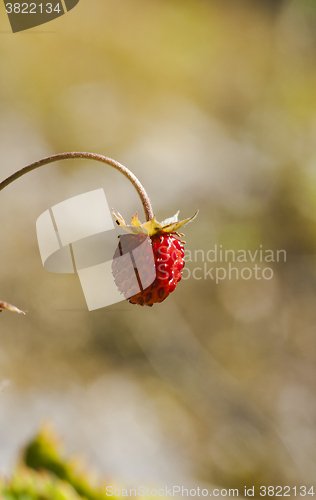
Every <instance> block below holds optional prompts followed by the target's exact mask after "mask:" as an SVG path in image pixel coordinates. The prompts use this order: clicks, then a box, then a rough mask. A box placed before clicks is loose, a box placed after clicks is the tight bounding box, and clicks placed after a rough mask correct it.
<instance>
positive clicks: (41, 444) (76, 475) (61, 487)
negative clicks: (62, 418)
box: [0, 427, 109, 500]
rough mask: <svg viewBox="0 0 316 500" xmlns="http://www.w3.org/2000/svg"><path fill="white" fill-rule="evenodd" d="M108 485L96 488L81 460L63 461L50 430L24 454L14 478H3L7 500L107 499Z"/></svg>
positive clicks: (1, 483) (0, 492) (0, 484)
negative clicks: (80, 464)
mask: <svg viewBox="0 0 316 500" xmlns="http://www.w3.org/2000/svg"><path fill="white" fill-rule="evenodd" d="M105 488H106V485H101V486H100V485H98V486H95V485H94V484H93V481H92V479H91V478H90V477H89V475H88V474H87V472H86V471H83V470H82V469H80V467H79V464H78V461H74V460H72V461H67V460H66V459H64V458H63V453H62V447H61V444H60V442H59V441H58V440H57V439H56V437H55V435H54V433H53V432H52V430H51V429H50V428H48V427H45V428H43V430H42V431H41V432H40V433H39V434H38V436H36V438H35V439H33V440H32V441H31V442H30V443H29V444H28V445H27V446H26V448H25V450H24V451H23V453H22V457H21V462H20V464H19V465H18V466H17V470H16V471H15V473H14V474H13V475H12V476H11V477H10V478H0V498H1V496H2V498H4V499H5V500H82V499H83V498H84V499H87V500H105V499H108V498H109V497H108V496H107V495H106V491H105Z"/></svg>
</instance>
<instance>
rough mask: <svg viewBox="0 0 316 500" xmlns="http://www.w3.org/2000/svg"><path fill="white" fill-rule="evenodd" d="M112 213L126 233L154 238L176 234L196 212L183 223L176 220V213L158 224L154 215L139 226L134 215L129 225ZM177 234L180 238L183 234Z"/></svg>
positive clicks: (193, 217)
mask: <svg viewBox="0 0 316 500" xmlns="http://www.w3.org/2000/svg"><path fill="white" fill-rule="evenodd" d="M112 213H113V215H114V217H115V219H116V223H117V224H118V225H119V226H121V227H123V228H124V229H125V231H126V232H128V233H131V234H138V233H145V234H148V235H149V236H154V235H155V234H159V233H177V232H178V229H180V228H181V227H183V226H184V225H185V224H188V223H189V222H191V221H192V220H193V219H195V217H196V216H197V214H198V211H197V212H196V213H195V214H194V215H193V216H192V217H190V218H189V219H184V220H183V221H179V219H178V215H179V212H177V213H176V214H175V215H174V216H173V217H170V218H169V219H166V220H164V221H163V222H158V221H157V220H156V216H155V215H154V217H153V218H152V219H151V220H150V221H147V222H145V223H144V224H141V223H140V222H139V220H138V217H137V213H136V214H135V215H134V217H132V222H131V225H128V224H126V222H125V220H124V219H123V217H122V216H121V215H120V214H119V213H118V215H116V214H115V213H114V212H113V210H112ZM179 234H181V236H182V235H183V233H179Z"/></svg>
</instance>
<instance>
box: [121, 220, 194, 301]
mask: <svg viewBox="0 0 316 500" xmlns="http://www.w3.org/2000/svg"><path fill="white" fill-rule="evenodd" d="M178 213H179V212H178ZM178 213H177V214H176V215H175V216H174V217H172V218H170V219H167V220H165V221H164V222H162V223H159V222H157V221H156V219H155V217H154V218H153V219H152V220H151V221H149V222H146V223H145V224H140V222H139V220H138V218H137V214H136V215H135V216H134V217H133V218H132V225H131V226H127V225H126V223H125V221H124V219H123V218H122V216H121V215H118V216H116V215H115V214H114V216H115V218H116V222H117V224H118V225H119V226H121V227H123V228H124V229H125V230H126V231H128V232H129V233H130V234H123V235H121V236H120V237H119V238H120V241H119V245H118V247H117V249H116V252H115V254H114V258H113V264H112V271H113V276H114V280H115V283H116V286H117V287H118V289H119V291H120V292H121V293H123V294H124V296H125V297H126V298H127V299H129V301H130V303H131V304H139V305H141V306H144V305H147V306H152V305H153V304H155V303H156V302H162V301H163V300H165V299H166V298H167V297H168V295H169V294H170V293H171V292H173V291H174V289H175V288H176V286H177V284H178V283H179V281H180V280H181V278H182V269H183V267H184V246H183V244H184V243H185V242H183V241H180V239H179V237H181V236H183V234H180V233H178V232H177V230H178V229H179V228H180V227H182V226H183V225H184V224H187V223H188V222H190V221H191V220H192V219H193V218H194V217H195V216H196V214H195V215H194V216H193V217H191V218H190V219H186V220H184V221H182V222H179V221H178ZM148 238H149V239H150V240H149V241H150V244H151V248H152V253H153V256H154V267H155V274H154V278H155V279H154V280H153V281H152V282H151V284H150V285H149V286H147V287H146V288H143V286H142V282H143V277H144V276H146V271H147V267H148V260H149V259H148V257H149V256H148V252H146V251H145V250H144V251H143V255H142V258H141V259H138V261H137V267H136V266H135V268H134V270H133V269H132V268H131V266H124V265H122V264H121V262H120V259H118V257H120V256H122V255H124V254H127V253H131V252H132V251H133V250H135V249H136V248H140V246H141V245H142V243H143V242H144V241H145V240H147V239H148ZM135 274H136V276H137V282H138V286H135ZM141 277H142V279H141ZM139 289H141V291H139ZM135 292H136V293H135Z"/></svg>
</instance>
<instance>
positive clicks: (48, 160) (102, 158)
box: [0, 152, 154, 221]
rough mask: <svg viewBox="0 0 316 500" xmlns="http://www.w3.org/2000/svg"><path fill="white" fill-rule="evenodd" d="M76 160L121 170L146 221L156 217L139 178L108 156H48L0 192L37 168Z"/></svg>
mask: <svg viewBox="0 0 316 500" xmlns="http://www.w3.org/2000/svg"><path fill="white" fill-rule="evenodd" d="M74 158H82V159H86V160H96V161H100V162H102V163H106V164H107V165H110V166H111V167H113V168H116V170H119V171H120V172H121V173H122V174H123V175H125V177H127V179H128V180H129V181H130V182H131V183H132V184H133V186H134V188H135V189H136V191H137V193H138V195H139V197H140V199H141V202H142V204H143V207H144V211H145V216H146V221H150V220H151V219H152V218H153V216H154V214H153V209H152V206H151V203H150V200H149V197H148V194H147V193H146V191H145V189H144V187H143V185H142V184H141V183H140V182H139V180H138V179H137V177H136V176H135V175H134V174H133V173H132V172H131V171H130V170H128V168H126V167H124V165H121V164H120V163H118V162H117V161H115V160H112V159H111V158H107V157H106V156H102V155H98V154H95V153H78V152H73V153H59V154H56V155H52V156H48V157H47V158H43V159H42V160H39V161H36V162H34V163H31V164H30V165H27V166H26V167H23V168H21V170H18V171H17V172H15V173H14V174H12V175H10V177H8V178H7V179H5V180H4V181H2V182H0V191H1V190H2V189H4V188H5V187H6V186H8V185H9V184H11V182H14V181H15V180H16V179H18V178H19V177H22V175H24V174H27V173H28V172H31V171H32V170H35V169H36V168H39V167H42V166H43V165H48V164H49V163H54V162H55V161H59V160H71V159H74Z"/></svg>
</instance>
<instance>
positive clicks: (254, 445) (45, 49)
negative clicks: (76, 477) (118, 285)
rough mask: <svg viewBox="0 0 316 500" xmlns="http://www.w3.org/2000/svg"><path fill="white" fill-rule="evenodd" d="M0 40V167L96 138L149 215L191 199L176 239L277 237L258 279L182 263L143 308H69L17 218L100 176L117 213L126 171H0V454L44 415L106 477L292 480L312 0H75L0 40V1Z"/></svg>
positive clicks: (307, 286) (315, 234)
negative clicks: (171, 284)
mask: <svg viewBox="0 0 316 500" xmlns="http://www.w3.org/2000/svg"><path fill="white" fill-rule="evenodd" d="M0 46H1V49H0V68H1V78H0V172H1V179H2V178H5V177H6V176H8V175H9V174H11V173H13V172H14V171H15V170H17V169H19V168H21V167H23V166H24V165H26V164H28V163H31V162H32V161H35V160H37V159H40V158H41V157H43V156H46V155H49V154H54V153H57V152H63V151H75V150H77V151H92V152H96V153H101V154H105V155H107V156H109V157H112V158H115V159H116V160H118V161H120V162H121V163H123V164H125V165H126V166H127V167H128V168H130V169H131V170H132V171H133V172H134V173H135V174H136V175H137V176H138V177H139V179H140V180H141V182H142V183H143V184H144V185H145V187H146V189H147V191H148V192H149V194H150V196H151V200H152V203H153V206H154V211H155V213H156V215H157V218H158V220H159V219H160V220H162V219H164V218H166V217H170V216H171V215H173V214H174V213H175V212H176V211H177V210H179V209H180V210H181V212H180V215H182V216H183V217H184V218H185V217H189V216H190V215H192V214H193V213H194V212H195V211H196V210H197V209H199V210H200V213H199V216H198V218H197V219H196V221H195V222H194V223H192V224H190V225H189V226H188V227H187V228H186V230H185V233H186V237H185V239H186V241H187V243H186V247H187V249H189V250H191V251H192V252H194V251H195V250H199V249H202V250H204V251H205V252H207V250H209V249H213V248H214V245H215V244H217V245H222V246H223V248H224V249H236V250H238V249H245V250H251V251H255V250H256V249H258V248H260V245H262V248H263V249H273V250H277V249H285V250H286V252H287V262H286V263H283V264H282V263H275V264H272V266H273V269H274V277H273V279H271V280H266V281H265V280H261V281H259V280H255V279H251V280H249V281H244V280H239V281H237V280H231V281H229V280H225V281H222V282H221V283H219V284H216V283H215V282H214V281H212V280H211V279H210V278H207V279H202V280H194V279H188V280H185V281H184V280H183V281H182V282H181V283H180V284H179V286H178V288H177V290H176V292H175V293H174V294H172V295H171V296H170V297H169V298H168V300H166V301H165V302H164V303H162V304H160V305H156V306H154V307H152V308H145V307H144V308H142V307H138V306H132V305H130V304H129V303H126V302H121V303H119V304H116V305H114V306H111V307H107V308H105V309H101V310H98V311H94V312H90V313H89V312H88V311H87V308H86V305H85V301H84V297H83V293H82V290H81V287H80V284H79V280H78V277H76V276H74V275H54V274H50V273H48V272H46V271H45V270H44V269H43V268H42V264H41V260H40V256H39V252H38V247H37V239H36V232H35V222H36V219H37V218H38V216H39V215H40V214H41V213H42V212H44V211H45V210H46V209H47V208H49V207H51V206H52V205H55V204H56V203H58V202H60V201H63V200H65V199H67V198H69V197H71V196H75V195H76V194H81V193H83V192H86V191H89V190H92V189H96V188H100V187H103V188H104V190H105V193H106V196H107V199H108V201H109V204H110V206H113V207H114V209H116V210H118V211H119V212H121V213H122V215H123V216H124V217H125V218H126V219H129V218H130V217H131V215H132V214H133V213H134V212H135V211H136V210H137V211H138V213H139V214H142V209H141V205H140V202H139V200H138V197H137V194H136V193H135V192H134V191H133V187H132V186H130V185H129V183H128V181H127V180H126V179H124V178H123V177H122V176H121V175H120V174H119V173H118V172H116V171H112V169H111V168H110V167H108V166H106V165H101V164H95V163H93V162H89V161H77V162H76V161H73V162H63V163H60V164H54V165H51V166H46V167H43V168H42V169H41V170H38V171H35V172H32V173H31V174H29V175H28V176H26V177H23V178H22V179H19V180H18V181H17V182H15V183H14V184H12V185H10V186H9V187H7V188H6V189H5V190H4V191H2V192H1V194H0V196H1V205H0V207H1V208H0V210H1V230H0V234H1V241H0V276H1V285H0V298H1V299H2V300H7V301H9V302H11V303H13V304H15V305H17V306H18V307H21V308H22V309H27V310H28V315H27V316H26V317H22V316H18V315H15V314H12V313H8V312H3V313H2V314H1V317H0V347H1V349H0V378H1V380H2V386H1V388H2V390H1V393H0V469H1V471H3V472H10V470H12V468H13V466H14V464H15V462H16V460H17V457H18V451H19V449H20V448H21V446H23V444H24V443H26V442H27V440H28V439H29V438H30V437H32V436H33V435H34V434H35V433H36V432H37V430H38V428H39V426H40V425H41V423H43V422H45V421H47V420H49V421H51V422H52V423H53V424H54V426H55V428H56V430H57V432H58V433H59V435H60V436H61V437H63V439H64V440H65V443H66V446H67V449H68V451H69V454H72V453H79V452H82V453H83V454H84V455H85V457H86V459H87V461H88V463H89V465H90V466H91V467H92V468H94V469H95V470H97V471H98V472H99V474H100V475H101V476H102V477H105V478H107V479H108V480H109V482H112V483H113V482H115V483H118V484H120V485H124V486H126V485H133V484H136V485H137V484H146V485H164V484H169V485H173V484H184V485H188V484H190V485H200V486H201V485H206V487H207V485H209V486H210V485H216V486H219V487H224V488H233V487H237V488H240V491H241V489H243V487H244V485H247V486H249V487H251V486H255V487H258V486H260V485H262V484H265V485H285V484H289V485H291V486H294V485H297V486H300V485H302V484H305V485H306V486H311V485H312V483H313V480H314V479H315V468H316V427H315V423H316V394H315V387H316V384H315V381H316V373H315V361H316V348H315V347H316V344H315V324H316V296H315V290H316V258H315V257H316V118H315V116H316V115H315V111H316V99H315V95H316V92H315V89H316V7H315V2H313V1H307V0H291V1H286V0H284V1H283V2H282V1H279V0H271V1H268V0H262V1H259V0H248V1H246V0H238V2H237V1H236V0H217V1H216V0H194V1H193V0H182V1H181V2H179V1H177V0H150V2H148V1H147V0H138V1H135V0H120V2H117V1H114V0H94V1H91V0H90V1H88V0H81V1H80V2H79V4H78V6H77V7H76V8H75V9H74V10H72V11H71V12H70V13H68V14H67V15H65V16H63V17H61V18H59V19H57V20H55V21H53V22H51V23H49V24H46V25H43V26H41V27H38V28H35V29H33V30H30V31H26V32H23V33H18V34H14V35H13V34H12V33H11V32H10V26H9V22H8V19H7V17H6V13H5V9H4V5H1V6H0ZM196 265H198V266H201V265H202V266H203V263H202V264H201V261H199V262H198V263H197V264H194V263H191V262H187V267H188V269H191V270H193V268H194V267H195V266H196ZM258 265H259V266H260V263H258ZM209 267H211V265H210V264H208V268H209Z"/></svg>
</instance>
